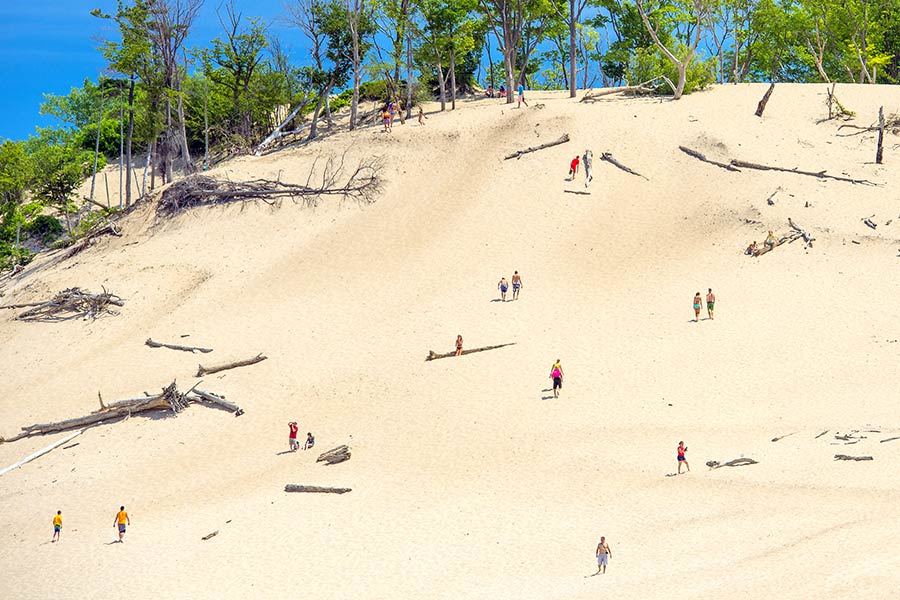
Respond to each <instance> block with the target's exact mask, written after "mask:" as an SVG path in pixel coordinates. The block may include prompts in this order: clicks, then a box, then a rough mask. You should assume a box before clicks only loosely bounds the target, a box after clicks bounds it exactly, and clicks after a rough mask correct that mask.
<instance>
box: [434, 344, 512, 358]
mask: <svg viewBox="0 0 900 600" xmlns="http://www.w3.org/2000/svg"><path fill="white" fill-rule="evenodd" d="M515 344H516V342H510V343H508V344H498V345H496V346H482V347H481V348H472V349H470V350H463V351H462V353H463V354H472V353H473V352H484V351H485V350H495V349H497V348H504V347H506V346H514V345H515ZM451 356H456V352H446V353H444V354H438V353H437V352H435V351H434V350H429V351H428V357H427V358H426V359H425V360H426V361H429V360H437V359H439V358H450V357H451Z"/></svg>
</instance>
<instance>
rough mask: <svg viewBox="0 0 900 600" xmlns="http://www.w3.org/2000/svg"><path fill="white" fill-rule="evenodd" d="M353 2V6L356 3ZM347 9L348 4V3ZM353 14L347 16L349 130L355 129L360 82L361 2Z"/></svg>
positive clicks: (353, 10)
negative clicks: (349, 42)
mask: <svg viewBox="0 0 900 600" xmlns="http://www.w3.org/2000/svg"><path fill="white" fill-rule="evenodd" d="M353 1H354V5H355V4H356V1H355V0H353ZM348 7H349V3H348ZM350 10H351V11H352V12H353V14H351V15H350V16H349V20H350V36H351V38H352V40H353V100H352V101H351V102H350V129H351V130H353V129H356V124H357V123H356V119H357V113H358V111H359V86H360V83H361V81H362V65H361V62H362V59H361V57H360V55H359V18H360V15H361V14H362V11H363V4H362V0H360V2H359V4H358V5H355V6H353V8H352V9H350Z"/></svg>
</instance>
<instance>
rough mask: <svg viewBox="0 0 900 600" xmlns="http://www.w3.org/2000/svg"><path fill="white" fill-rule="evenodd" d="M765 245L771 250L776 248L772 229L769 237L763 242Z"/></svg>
mask: <svg viewBox="0 0 900 600" xmlns="http://www.w3.org/2000/svg"><path fill="white" fill-rule="evenodd" d="M763 244H765V245H766V248H768V249H769V250H771V249H772V248H774V247H775V236H774V235H772V230H771V229H770V230H769V235H767V236H766V241H765V242H763Z"/></svg>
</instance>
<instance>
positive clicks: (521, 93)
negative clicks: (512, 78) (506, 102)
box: [517, 83, 528, 108]
mask: <svg viewBox="0 0 900 600" xmlns="http://www.w3.org/2000/svg"><path fill="white" fill-rule="evenodd" d="M517 91H518V92H519V106H518V108H522V105H523V104H524V105H525V106H528V103H527V102H525V86H524V85H522V84H521V83H520V84H519V87H518V89H517Z"/></svg>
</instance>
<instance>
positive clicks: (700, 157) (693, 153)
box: [678, 146, 741, 173]
mask: <svg viewBox="0 0 900 600" xmlns="http://www.w3.org/2000/svg"><path fill="white" fill-rule="evenodd" d="M678 149H679V150H681V151H682V152H684V153H685V154H687V155H688V156H693V157H694V158H696V159H697V160H700V161H703V162H705V163H709V164H711V165H715V166H717V167H719V168H720V169H725V170H726V171H733V172H735V173H740V172H741V170H740V169H738V168H735V167H734V165H731V164H728V163H723V162H718V161H715V160H712V159H709V158H706V156H704V155H703V154H702V153H700V152H697V151H696V150H692V149H691V148H688V147H687V146H678Z"/></svg>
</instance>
